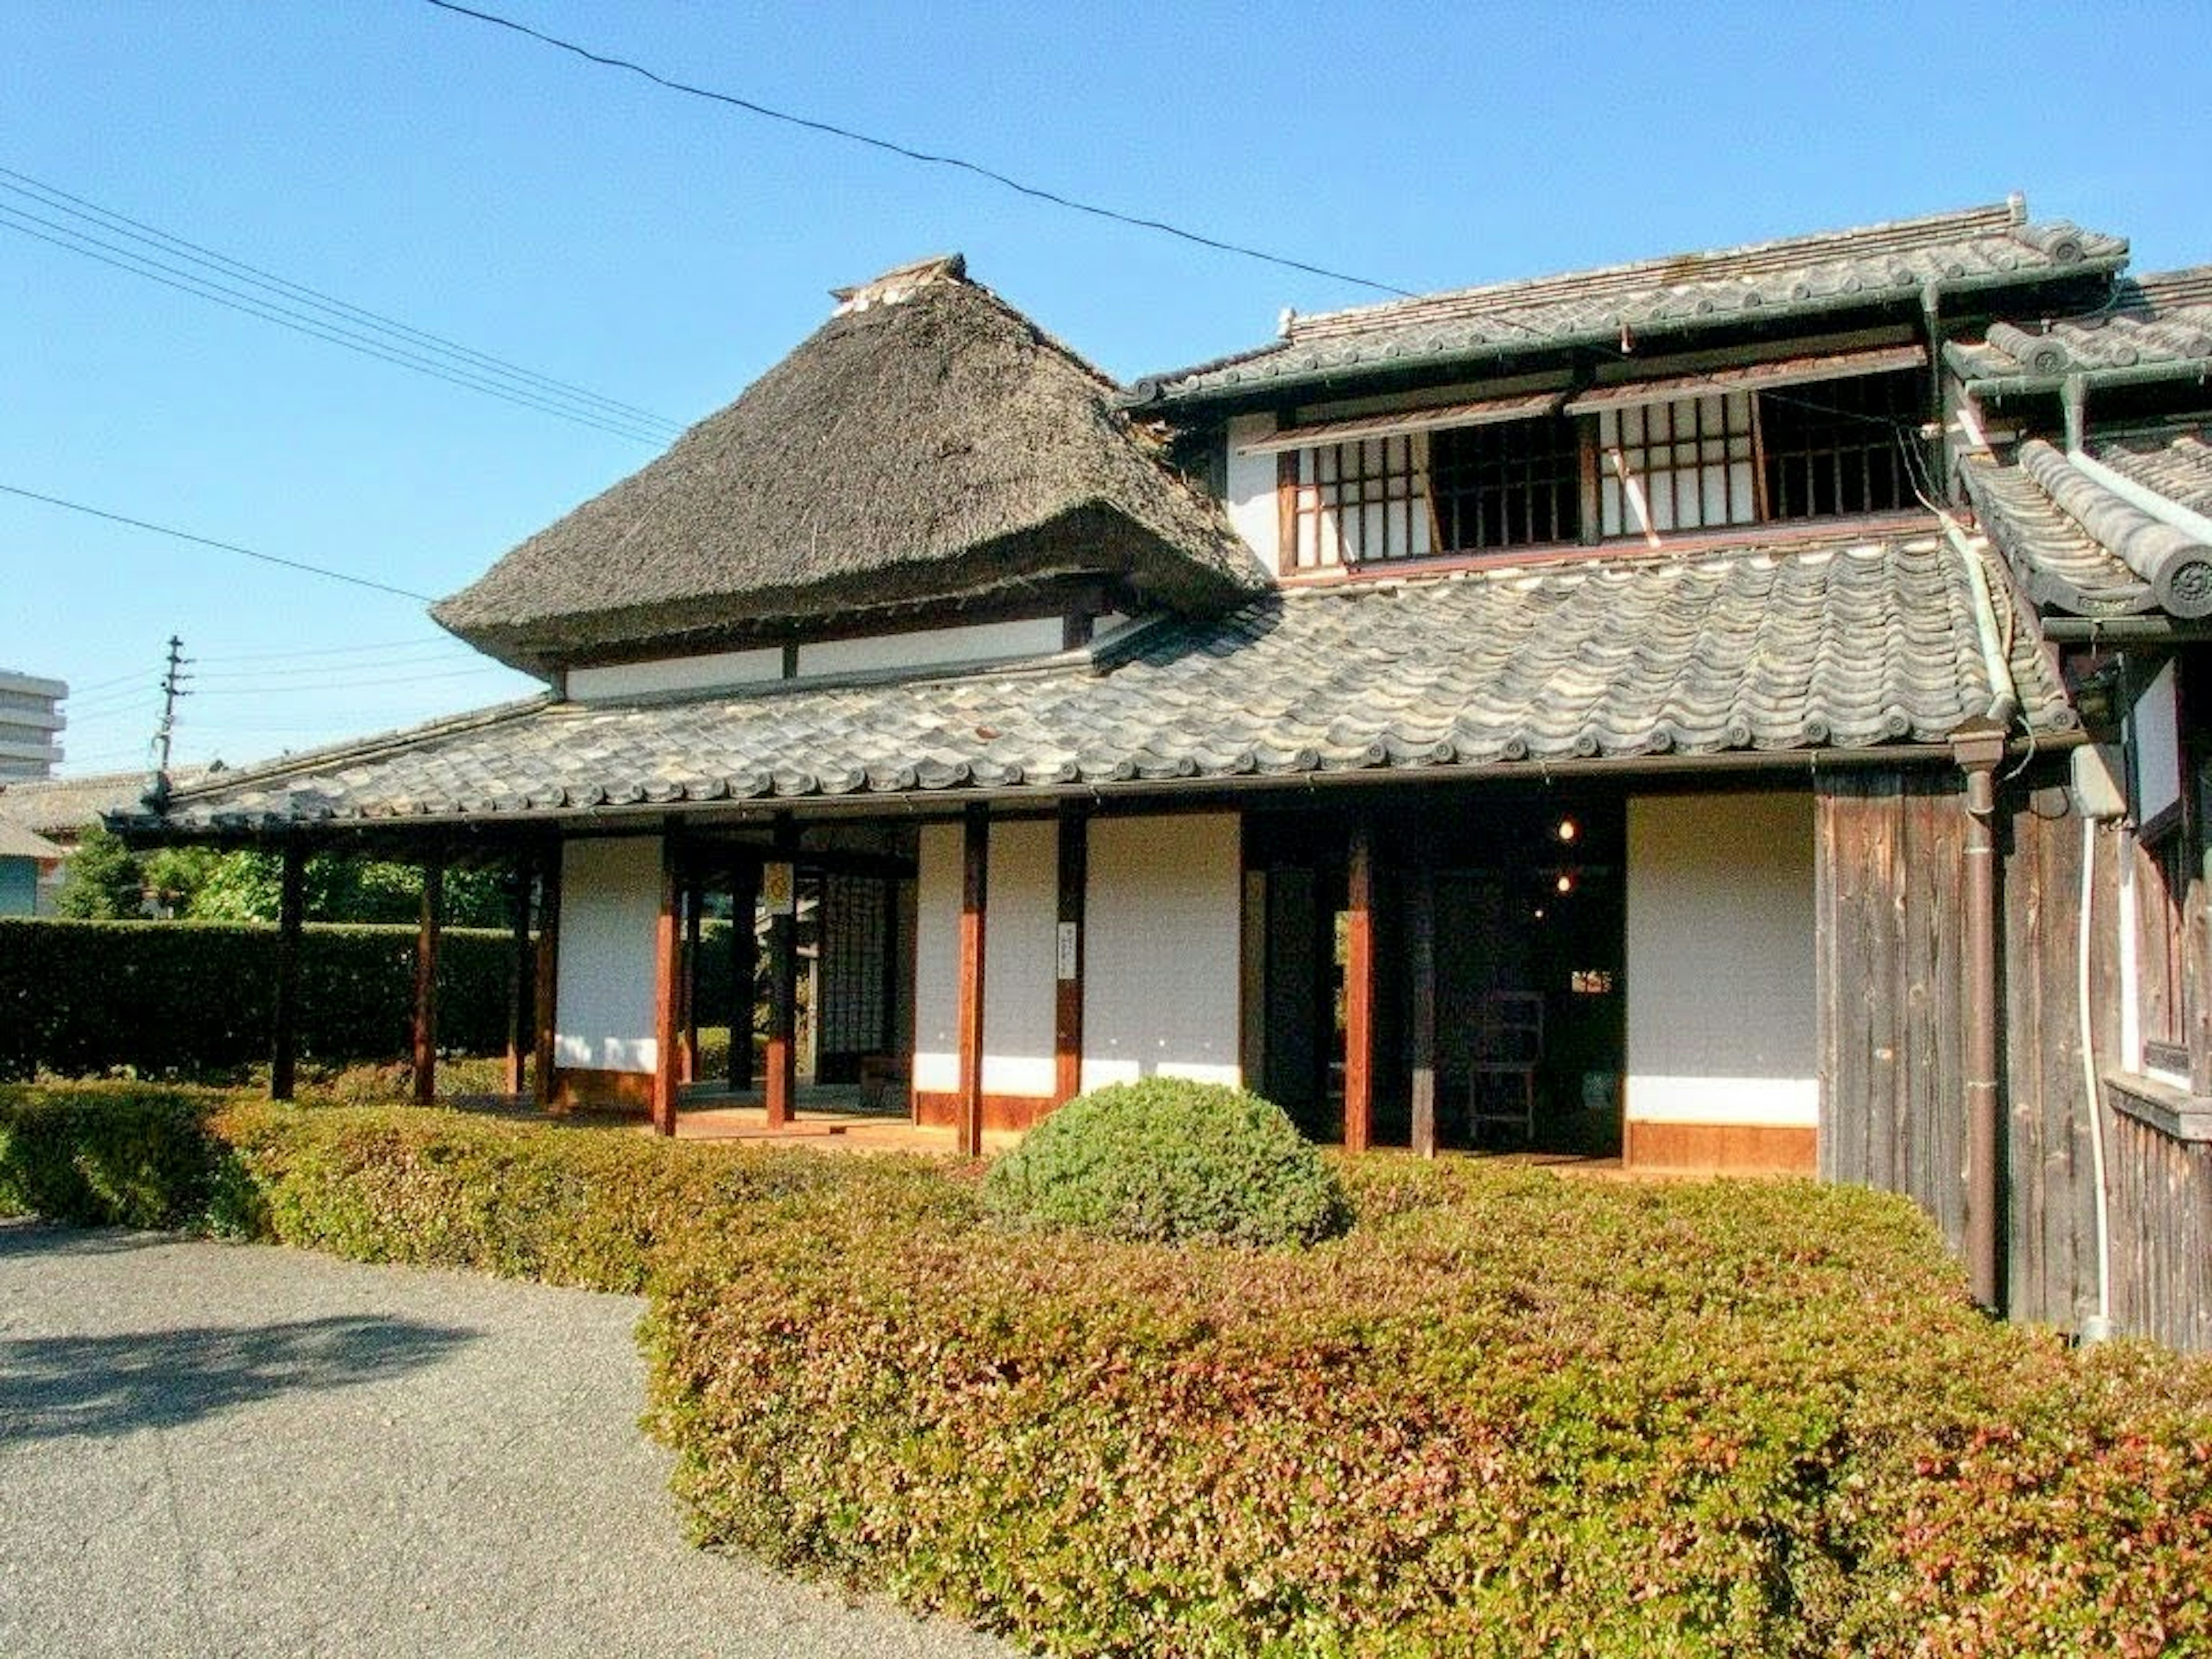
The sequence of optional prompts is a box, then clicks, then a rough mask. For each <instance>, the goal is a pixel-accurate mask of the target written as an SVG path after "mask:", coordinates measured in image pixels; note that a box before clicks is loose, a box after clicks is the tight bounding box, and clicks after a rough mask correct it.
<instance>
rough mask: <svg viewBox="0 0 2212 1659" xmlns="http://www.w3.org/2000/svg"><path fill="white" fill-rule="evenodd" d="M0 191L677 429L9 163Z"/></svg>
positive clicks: (548, 388)
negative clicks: (50, 182)
mask: <svg viewBox="0 0 2212 1659" xmlns="http://www.w3.org/2000/svg"><path fill="white" fill-rule="evenodd" d="M9 181H12V182H9ZM0 190H9V191H14V192H15V194H17V195H21V196H29V197H31V198H32V199H33V200H34V201H40V202H42V203H43V204H44V205H46V206H48V207H51V208H55V209H58V210H60V211H61V212H64V213H66V214H69V215H70V216H71V217H73V218H80V219H84V220H87V221H88V222H91V223H94V224H98V225H100V226H102V228H107V229H111V230H116V231H119V232H120V233H121V234H124V235H125V236H128V237H129V238H130V239H131V240H133V241H143V242H147V243H149V245H157V246H162V247H164V248H166V249H168V250H172V251H174V252H178V253H180V254H181V255H182V256H183V257H184V258H186V259H187V260H189V261H190V262H191V263H192V264H204V265H208V266H210V267H211V268H214V269H217V270H222V271H225V272H228V273H229V274H231V275H233V276H239V277H241V278H243V279H245V280H246V281H248V282H249V283H252V284H253V285H255V286H257V287H264V288H268V289H272V290H275V291H276V292H278V293H282V294H284V295H289V296H291V297H293V298H295V299H298V300H301V301H306V302H307V304H309V305H311V306H313V307H315V308H316V309H318V310H323V311H329V312H333V313H340V314H343V315H344V316H346V317H349V318H352V319H357V320H359V321H361V322H363V323H367V324H369V325H372V326H374V328H376V329H378V330H380V331H388V332H390V333H392V334H395V335H398V336H400V337H403V338H404V339H406V340H409V341H411V342H414V343H417V344H420V345H423V346H427V347H429V348H431V349H435V351H436V352H438V353H439V354H440V355H441V356H451V357H455V358H459V359H461V360H463V361H465V362H468V363H471V364H473V365H476V366H477V367H479V368H484V369H487V370H489V371H491V372H493V373H495V374H500V375H502V376H504V377H506V378H508V379H511V380H519V381H522V382H525V383H526V384H528V385H531V386H535V387H537V388H538V389H540V390H542V391H544V392H557V393H559V394H561V395H562V396H563V397H565V398H572V399H574V400H576V401H578V402H580V403H582V404H586V405H590V406H593V407H596V408H598V409H599V410H601V411H603V412H605V413H606V414H609V415H614V416H627V417H630V418H633V419H635V420H637V421H641V422H645V423H647V425H649V426H653V427H663V428H667V429H668V431H669V432H670V433H671V435H673V434H675V433H678V432H680V431H682V430H683V426H682V423H681V422H676V421H671V420H670V419H669V418H668V417H667V416H664V415H656V414H654V413H653V411H652V410H649V409H641V408H639V407H638V406H637V405H636V404H626V403H623V402H620V401H618V400H617V399H616V398H606V397H602V396H601V395H600V394H599V393H598V392H593V391H592V390H590V389H589V388H588V387H586V386H577V385H575V384H574V383H573V382H571V381H568V380H556V379H554V378H553V377H552V376H551V375H548V374H539V373H538V371H537V370H535V369H532V368H524V367H523V366H522V365H520V364H519V363H514V362H508V361H507V359H505V358H503V357H495V356H492V355H491V354H490V353H489V352H483V351H478V350H477V349H475V348H474V347H472V346H465V345H463V344H461V343H459V341H456V340H449V339H447V337H445V336H443V335H441V334H433V333H431V332H430V331H428V330H427V329H419V328H416V327H415V326H413V325H411V324H408V323H404V322H401V321H400V320H399V319H397V318H394V317H387V316H386V315H384V314H383V313H381V312H375V311H371V310H369V309H368V307H364V306H357V305H355V304H354V303H352V302H351V301H348V300H342V299H339V298H338V297H337V295H332V294H326V293H325V292H323V291H322V290H321V289H315V288H310V287H308V286H307V285H306V284H305V283H295V282H293V281H291V280H290V279H289V278H288V277H284V276H278V275H276V273H275V272H274V271H270V270H263V269H262V268H261V267H260V266H258V265H252V264H246V262H245V261H244V260H242V259H235V258H232V257H231V256H230V255H228V254H227V253H222V252H218V251H217V250H216V249H214V248H210V247H206V246H202V245H201V244H199V243H197V242H194V241H190V240H186V239H185V238H184V237H181V236H177V235H173V234H171V233H170V232H168V231H165V230H162V229H161V228H159V227H157V226H154V225H149V224H147V223H145V222H143V221H142V220H138V219H134V218H132V217H131V216H129V215H128V214H125V213H118V212H117V211H116V210H114V209H112V208H106V207H102V206H101V205H100V204H99V203H97V202H94V201H89V200H88V199H87V198H85V197H82V196H77V195H73V194H71V193H70V191H65V190H64V189H62V188H61V187H60V186H59V185H50V184H47V183H46V182H44V181H43V180H41V179H33V178H32V177H31V176H30V174H28V173H18V172H17V171H16V170H15V168H13V167H0Z"/></svg>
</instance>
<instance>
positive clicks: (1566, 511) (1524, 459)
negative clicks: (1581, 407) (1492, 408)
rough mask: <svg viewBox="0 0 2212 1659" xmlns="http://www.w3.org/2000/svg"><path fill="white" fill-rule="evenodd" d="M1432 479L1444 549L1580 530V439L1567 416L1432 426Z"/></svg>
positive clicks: (1561, 536) (1532, 543) (1553, 538)
mask: <svg viewBox="0 0 2212 1659" xmlns="http://www.w3.org/2000/svg"><path fill="white" fill-rule="evenodd" d="M1429 480H1430V489H1431V492H1432V493H1433V495H1434V498H1435V502H1436V513H1435V518H1436V526H1437V549H1438V550H1439V551H1441V552H1446V553H1475V552H1485V551H1488V550H1492V549H1497V548H1507V547H1541V546H1545V545H1547V544H1552V543H1555V542H1571V541H1574V540H1576V539H1577V538H1578V537H1580V536H1581V534H1582V441H1581V439H1580V437H1579V436H1578V435H1577V433H1576V430H1575V428H1574V425H1573V423H1572V422H1568V421H1565V420H1543V421H1500V422H1493V423H1492V424H1490V425H1487V426H1468V427H1457V428H1449V429H1447V430H1444V431H1440V432H1437V433H1435V434H1433V435H1431V438H1430V443H1429Z"/></svg>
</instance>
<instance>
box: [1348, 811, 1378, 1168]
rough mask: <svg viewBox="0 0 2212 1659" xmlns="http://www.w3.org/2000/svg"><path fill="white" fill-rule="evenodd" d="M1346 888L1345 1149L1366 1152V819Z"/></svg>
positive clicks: (1371, 842) (1369, 1102) (1356, 834)
mask: <svg viewBox="0 0 2212 1659" xmlns="http://www.w3.org/2000/svg"><path fill="white" fill-rule="evenodd" d="M1345 908H1346V910H1347V911H1348V912H1349V917H1348V921H1347V927H1346V932H1347V933H1348V934H1349V948H1348V950H1347V951H1346V962H1345V967H1344V1150H1345V1151H1346V1152H1365V1151H1366V1150H1367V1148H1368V1146H1369V1145H1370V1142H1371V1141H1372V1140H1373V1139H1374V1133H1375V838H1374V833H1373V830H1372V829H1371V828H1370V826H1369V824H1368V822H1367V820H1366V819H1365V818H1364V817H1363V818H1361V819H1359V820H1358V822H1356V823H1354V824H1353V825H1352V846H1351V857H1350V860H1349V863H1348V865H1347V866H1346V897H1345Z"/></svg>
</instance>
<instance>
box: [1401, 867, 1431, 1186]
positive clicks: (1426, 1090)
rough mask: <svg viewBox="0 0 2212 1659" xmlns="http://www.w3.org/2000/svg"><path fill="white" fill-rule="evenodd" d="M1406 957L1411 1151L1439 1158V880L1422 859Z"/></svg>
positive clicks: (1411, 899)
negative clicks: (1409, 997) (1409, 1005)
mask: <svg viewBox="0 0 2212 1659" xmlns="http://www.w3.org/2000/svg"><path fill="white" fill-rule="evenodd" d="M1406 923H1407V926H1406V933H1407V939H1406V957H1407V963H1406V965H1407V970H1408V977H1409V978H1410V979H1411V981H1412V986H1411V989H1412V992H1413V1022H1412V1024H1413V1030H1412V1032H1411V1034H1410V1035H1411V1036H1412V1037H1413V1150H1414V1151H1415V1152H1418V1153H1419V1154H1420V1155H1421V1156H1422V1157H1423V1158H1434V1157H1435V1156H1436V1155H1437V876H1436V872H1435V871H1434V870H1433V869H1431V867H1430V866H1429V863H1428V860H1426V859H1424V860H1422V861H1421V865H1420V867H1419V869H1417V870H1416V871H1414V872H1413V880H1412V882H1411V883H1410V884H1409V886H1408V891H1407V916H1406Z"/></svg>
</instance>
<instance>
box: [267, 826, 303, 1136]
mask: <svg viewBox="0 0 2212 1659" xmlns="http://www.w3.org/2000/svg"><path fill="white" fill-rule="evenodd" d="M306 890H307V849H306V848H303V847H301V845H300V843H299V842H296V841H287V842H285V843H284V873H283V886H282V887H281V889H280V890H279V892H278V896H277V902H276V994H275V996H274V997H273V998H272V999H271V1000H272V1001H273V1003H274V1004H275V1008H274V1010H273V1014H272V1018H271V1019H270V1037H269V1098H270V1099H271V1100H289V1099H291V1098H292V1095H293V1091H294V1086H295V1081H296V1073H297V1071H298V1059H299V1048H300V924H301V920H302V919H303V917H304V916H305V915H306V913H307V905H306V899H305V895H306Z"/></svg>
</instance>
